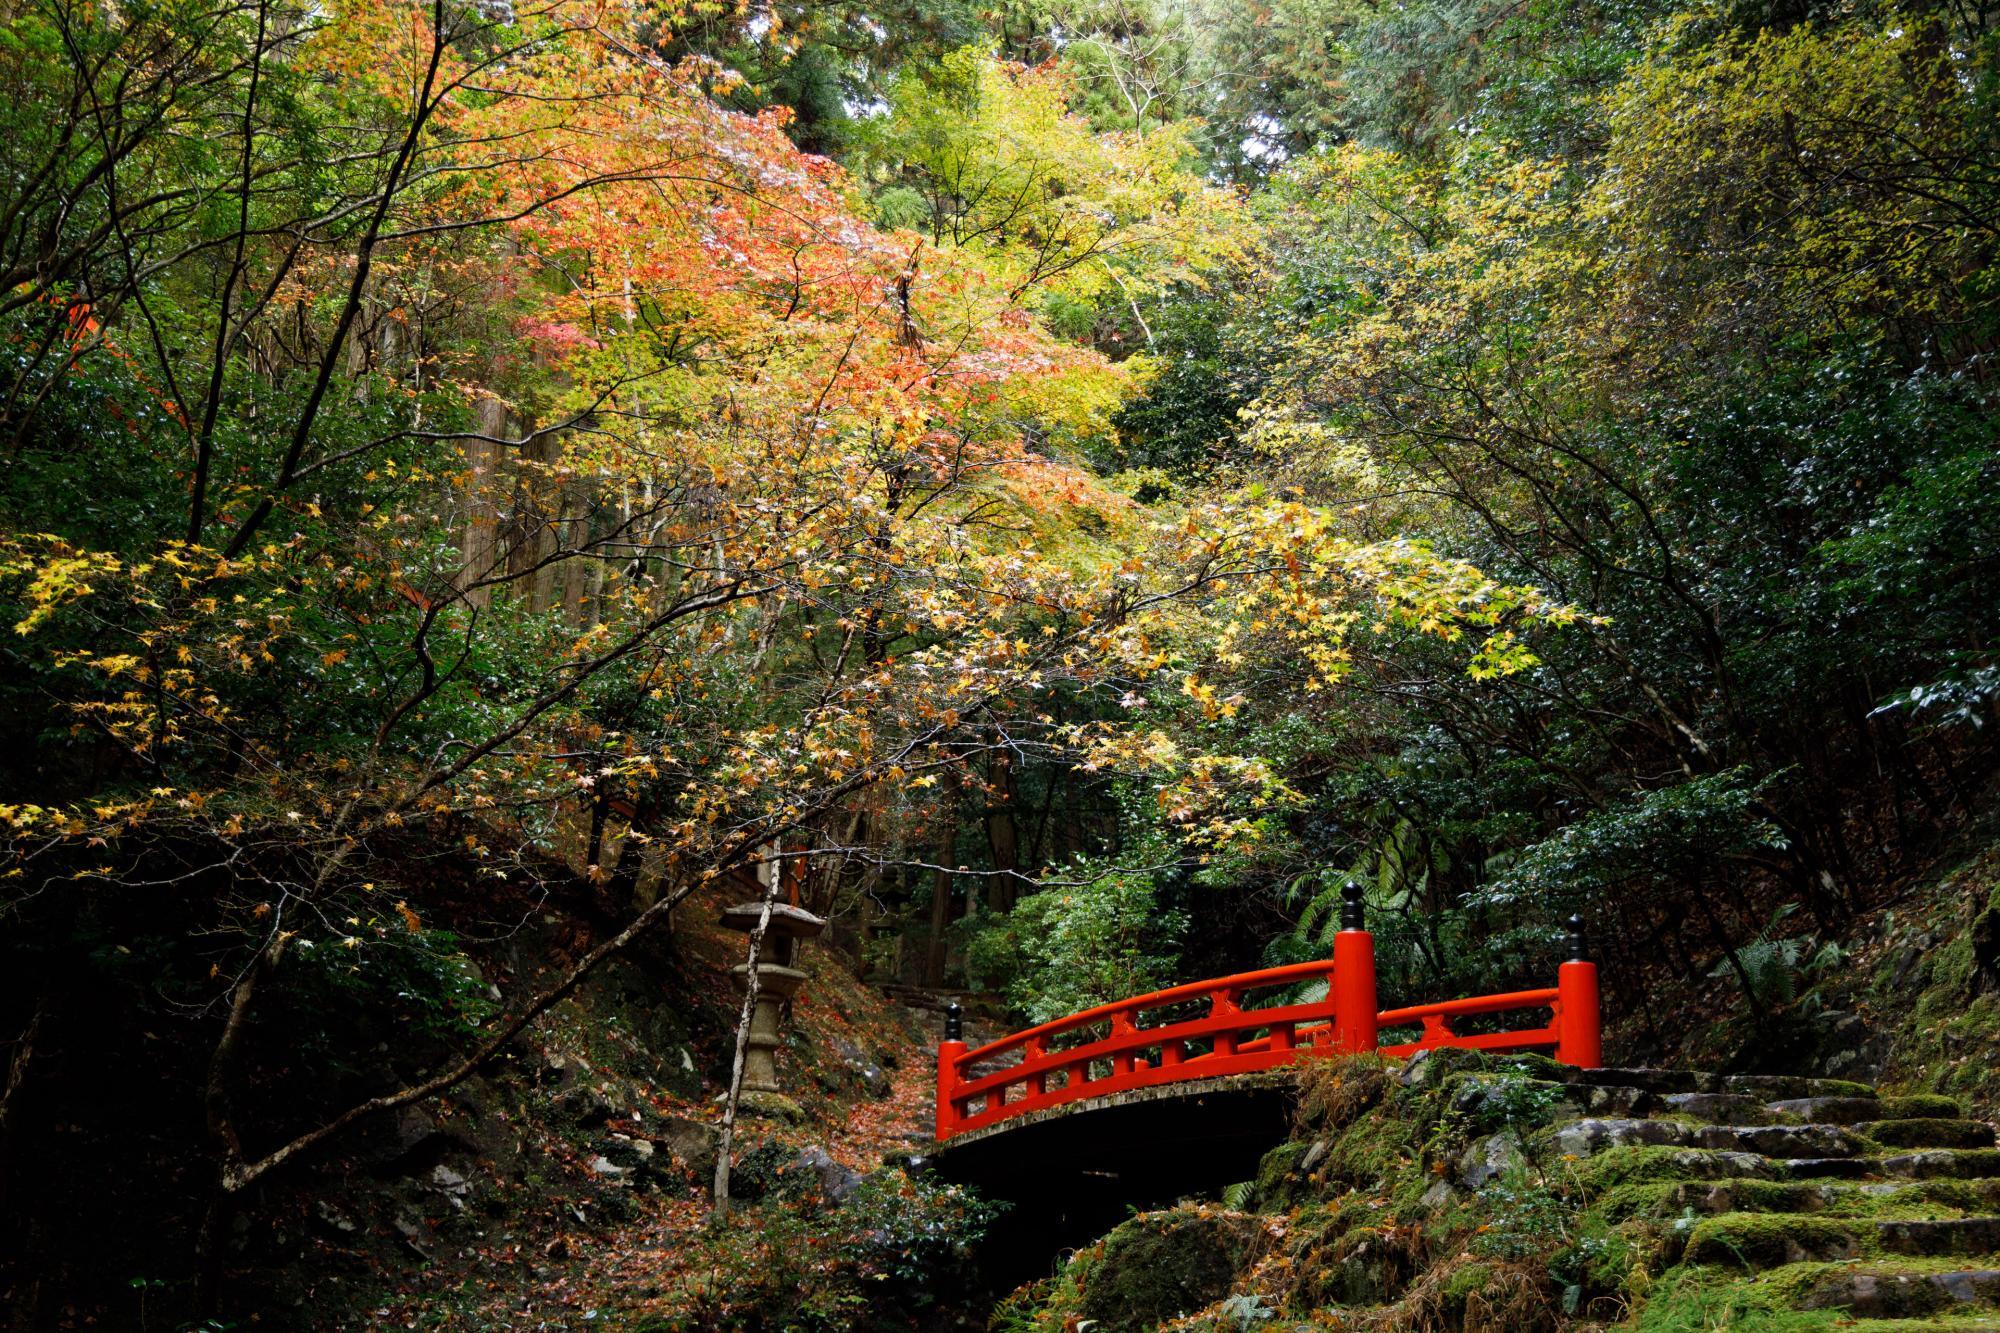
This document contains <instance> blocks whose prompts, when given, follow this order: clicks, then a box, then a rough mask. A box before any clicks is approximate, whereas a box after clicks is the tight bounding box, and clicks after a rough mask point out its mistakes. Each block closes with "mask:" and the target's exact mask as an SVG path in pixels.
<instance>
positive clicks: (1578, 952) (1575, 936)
mask: <svg viewBox="0 0 2000 1333" xmlns="http://www.w3.org/2000/svg"><path fill="white" fill-rule="evenodd" d="M1563 924H1564V925H1565V926H1567V927H1568V928H1569V930H1568V934H1566V935H1565V936H1564V937H1563V949H1564V952H1565V953H1566V954H1567V955H1568V957H1569V961H1570V962H1572V963H1582V962H1587V961H1589V958H1590V952H1589V950H1588V949H1586V948H1585V947H1584V943H1583V918H1582V917H1580V916H1571V917H1570V919H1569V920H1568V921H1566V922H1564V923H1563Z"/></svg>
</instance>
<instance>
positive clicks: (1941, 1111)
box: [1764, 1093, 1965, 1125]
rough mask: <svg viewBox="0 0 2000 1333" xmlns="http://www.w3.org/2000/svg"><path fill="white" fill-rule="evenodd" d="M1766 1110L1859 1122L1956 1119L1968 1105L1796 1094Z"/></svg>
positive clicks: (1929, 1098)
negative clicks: (1802, 1095)
mask: <svg viewBox="0 0 2000 1333" xmlns="http://www.w3.org/2000/svg"><path fill="white" fill-rule="evenodd" d="M1764 1109H1765V1110H1767V1111H1769V1112H1771V1113H1772V1114H1773V1115H1776V1116H1781V1117H1784V1118H1786V1119H1788V1120H1793V1121H1810V1122H1812V1123H1814V1124H1821V1125H1858V1124H1860V1123H1862V1122H1863V1121H1866V1120H1926V1119H1934V1120H1956V1119H1957V1118H1959V1117H1960V1116H1962V1115H1964V1114H1965V1108H1964V1107H1963V1106H1961V1105H1959V1104H1958V1102H1956V1101H1954V1100H1953V1099H1952V1098H1950V1097H1937V1096H1933V1095H1931V1094H1928V1093H1926V1094H1923V1095H1921V1096H1915V1097H1792V1098H1788V1099H1786V1100H1783V1101H1775V1102H1769V1103H1767V1104H1766V1105H1765V1108H1764Z"/></svg>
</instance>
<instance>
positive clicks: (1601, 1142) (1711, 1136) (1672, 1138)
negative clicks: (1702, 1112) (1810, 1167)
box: [1549, 1118, 1869, 1158]
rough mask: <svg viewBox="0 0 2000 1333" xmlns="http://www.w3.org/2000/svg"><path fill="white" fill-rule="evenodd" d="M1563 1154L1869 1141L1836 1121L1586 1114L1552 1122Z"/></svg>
mask: <svg viewBox="0 0 2000 1333" xmlns="http://www.w3.org/2000/svg"><path fill="white" fill-rule="evenodd" d="M1549 1143H1550V1145H1551V1146H1552V1147H1553V1148H1554V1150H1555V1151H1556V1152H1557V1153H1559V1154H1560V1155H1562V1156H1565V1157H1590V1156H1593V1155H1595V1154H1597V1153H1601V1152H1604V1151H1606V1150H1608V1149H1611V1148H1630V1147H1657V1148H1706V1149H1708V1150H1710V1151H1712V1152H1748V1153H1757V1154H1759V1155H1761V1156H1764V1157H1784V1158H1831V1157H1854V1156H1859V1155H1861V1154H1863V1153H1866V1152H1867V1151H1868V1147H1869V1145H1868V1143H1867V1142H1866V1141H1865V1140H1863V1139H1862V1138H1860V1137H1859V1136H1858V1135H1856V1134H1853V1133H1851V1132H1849V1131H1848V1130H1847V1129H1845V1128H1843V1127H1842V1126H1839V1125H1700V1124H1687V1123H1684V1122H1682V1121H1678V1120H1633V1119H1595V1118H1593V1119H1586V1120H1572V1121H1570V1122H1569V1123H1568V1124H1566V1125H1560V1126H1557V1127H1556V1129H1555V1130H1554V1131H1553V1132H1552V1133H1551V1134H1550V1136H1549Z"/></svg>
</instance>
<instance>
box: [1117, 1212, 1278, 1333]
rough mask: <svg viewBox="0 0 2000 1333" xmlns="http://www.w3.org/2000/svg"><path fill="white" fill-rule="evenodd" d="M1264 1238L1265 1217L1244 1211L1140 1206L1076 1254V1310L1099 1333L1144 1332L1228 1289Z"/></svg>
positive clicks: (1219, 1297)
mask: <svg viewBox="0 0 2000 1333" xmlns="http://www.w3.org/2000/svg"><path fill="white" fill-rule="evenodd" d="M1264 1240H1265V1230H1264V1224H1263V1222H1262V1221H1261V1220H1260V1219H1258V1218H1256V1217H1253V1216H1250V1215H1248V1214H1244V1213H1232V1212H1223V1211H1220V1210H1216V1209H1208V1208H1175V1209H1168V1210H1165V1211H1162V1212H1157V1213H1142V1214H1140V1215H1139V1216H1137V1217H1135V1218H1132V1219H1131V1220H1130V1221H1128V1222H1124V1223H1122V1224H1120V1225H1119V1226H1118V1227H1117V1228H1116V1229H1115V1230H1113V1231H1112V1232H1111V1234H1110V1235H1108V1236H1106V1237H1105V1238H1104V1239H1103V1240H1102V1241H1101V1242H1100V1243H1099V1245H1098V1247H1097V1249H1096V1250H1095V1252H1094V1253H1091V1254H1090V1255H1088V1256H1087V1257H1086V1258H1083V1259H1080V1260H1079V1262H1081V1263H1083V1264H1085V1265H1086V1269H1085V1271H1084V1272H1082V1273H1081V1274H1080V1275H1079V1276H1080V1279H1081V1280H1080V1283H1079V1285H1080V1287H1081V1293H1082V1294H1081V1299H1080V1300H1079V1302H1078V1307H1079V1309H1078V1312H1079V1313H1080V1314H1081V1315H1082V1317H1083V1318H1085V1319H1090V1320H1094V1321H1096V1325H1097V1327H1098V1328H1099V1329H1100V1330H1102V1333H1142V1331H1143V1330H1148V1329H1152V1328H1154V1327H1155V1326H1157V1325H1159V1324H1160V1323H1163V1322H1164V1321H1166V1320H1169V1319H1173V1318H1176V1317H1178V1316H1180V1315H1184V1314H1191V1313H1193V1312H1194V1311H1196V1310H1199V1309H1201V1308H1203V1307H1204V1306H1207V1305H1211V1304H1213V1303H1215V1302H1216V1301H1219V1300H1221V1299H1222V1298H1223V1297H1225V1296H1227V1295H1228V1294H1229V1292H1230V1289H1231V1288H1232V1287H1234V1286H1235V1285H1236V1280H1237V1279H1238V1278H1239V1277H1240V1276H1242V1274H1243V1273H1245V1272H1246V1271H1248V1269H1249V1267H1250V1264H1251V1262H1252V1261H1253V1260H1254V1259H1255V1258H1256V1256H1257V1253H1258V1251H1259V1250H1260V1248H1261V1247H1262V1245H1263V1243H1264Z"/></svg>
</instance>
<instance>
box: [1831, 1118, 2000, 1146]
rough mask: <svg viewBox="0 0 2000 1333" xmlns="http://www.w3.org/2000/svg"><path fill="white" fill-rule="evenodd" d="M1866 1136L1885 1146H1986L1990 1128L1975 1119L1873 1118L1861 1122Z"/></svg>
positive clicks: (1990, 1139) (1988, 1143)
mask: <svg viewBox="0 0 2000 1333" xmlns="http://www.w3.org/2000/svg"><path fill="white" fill-rule="evenodd" d="M1861 1130H1862V1132H1863V1133H1864V1134H1866V1135H1867V1136H1868V1138H1870V1139H1872V1140H1874V1141H1875V1142H1876V1143H1879V1144H1881V1145H1883V1146H1884V1147H1887V1148H1990V1147H1992V1146H1993V1131H1992V1129H1991V1128H1989V1127H1988V1126H1986V1125H1982V1124H1980V1123H1979V1122H1978V1121H1977V1120H1943V1119H1936V1118H1931V1117H1925V1118H1922V1119H1916V1120H1876V1121H1872V1122H1871V1123H1869V1124H1866V1125H1863V1126H1861Z"/></svg>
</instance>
